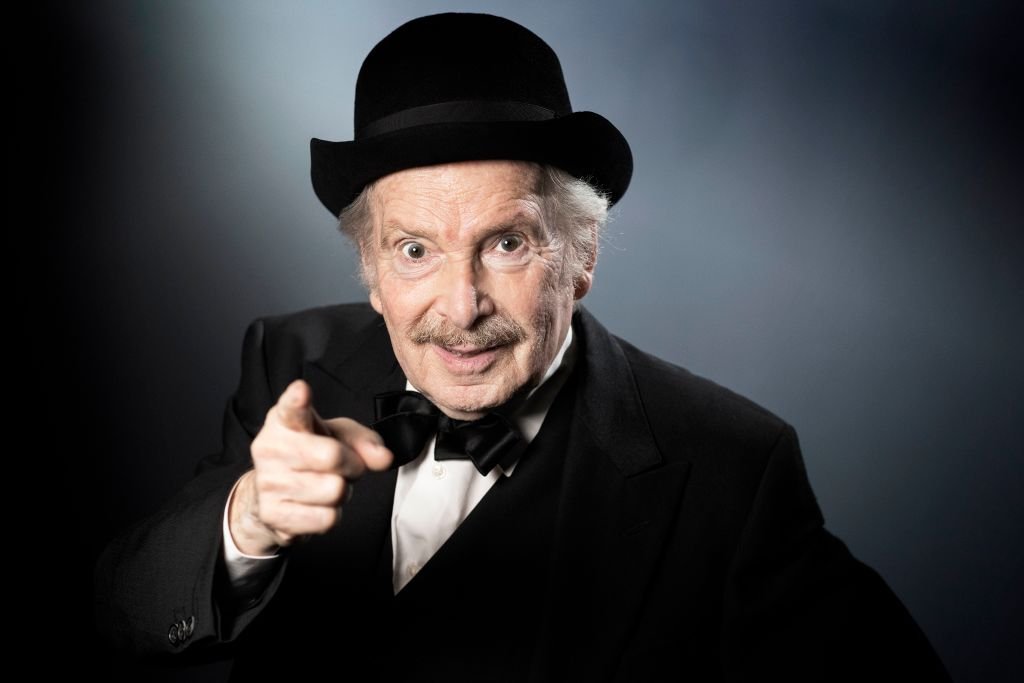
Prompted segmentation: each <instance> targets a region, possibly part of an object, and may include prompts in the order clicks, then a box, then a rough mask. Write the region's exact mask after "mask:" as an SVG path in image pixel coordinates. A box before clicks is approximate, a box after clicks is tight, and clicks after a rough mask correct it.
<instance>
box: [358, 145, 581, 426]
mask: <svg viewBox="0 0 1024 683" xmlns="http://www.w3.org/2000/svg"><path fill="white" fill-rule="evenodd" d="M540 177H541V174H540V170H539V168H538V167H537V166H536V165H534V164H528V163H524V162H514V161H473V162H461V163H455V164H445V165H439V166H428V167H422V168H414V169H409V170H405V171H400V172H398V173H394V174H391V175H389V176H386V177H385V178H382V179H381V180H380V181H378V182H377V184H376V186H375V188H374V191H373V199H372V207H373V208H372V221H373V237H372V239H371V240H369V243H368V244H365V245H364V246H363V253H362V257H363V259H364V261H365V266H366V269H367V272H369V273H372V276H371V277H372V282H371V290H370V302H371V303H372V304H373V307H374V308H375V309H376V310H377V311H378V312H379V313H380V314H381V315H383V316H384V321H385V323H386V324H387V328H388V333H389V334H390V336H391V344H392V346H393V347H394V350H395V354H396V356H397V357H398V362H399V364H401V366H402V370H403V371H404V372H405V375H406V377H407V378H408V379H409V381H410V382H412V384H413V386H415V387H416V388H417V389H419V390H420V391H421V392H423V394H424V395H426V396H427V397H428V398H429V399H430V400H431V401H433V402H434V403H435V404H436V405H437V406H438V407H439V408H441V409H442V410H443V411H444V412H445V413H447V414H448V415H450V416H452V417H455V418H459V419H474V418H476V417H479V416H481V415H482V414H484V413H485V412H487V411H488V410H490V409H493V408H495V407H497V406H500V405H502V404H504V403H506V402H507V401H508V400H509V399H511V398H513V397H514V396H516V395H517V394H518V393H519V392H520V391H522V390H524V389H529V388H532V387H533V386H535V385H536V384H537V383H538V382H539V381H540V379H541V378H542V376H543V374H544V371H545V370H546V369H547V367H548V365H550V363H551V361H552V359H553V358H554V357H555V354H556V353H557V352H558V349H559V347H560V346H561V344H562V341H563V340H564V339H565V334H566V331H567V330H568V328H569V323H570V320H571V317H572V308H573V301H574V300H575V299H578V298H580V297H582V296H583V295H584V294H585V293H586V292H587V290H588V289H589V288H590V282H591V279H590V270H589V267H588V269H587V271H586V272H585V273H584V276H583V277H580V278H576V280H577V281H576V283H575V285H574V283H573V279H574V278H573V274H574V273H573V272H572V268H571V265H570V259H569V257H568V245H567V244H566V242H565V241H564V240H563V239H561V237H560V234H559V230H558V227H557V226H552V225H549V224H548V223H549V221H548V220H547V214H546V212H545V210H544V204H543V198H542V197H540V196H539V194H538V193H539V189H540V185H541V182H540ZM591 264H592V261H591Z"/></svg>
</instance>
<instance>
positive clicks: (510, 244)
mask: <svg viewBox="0 0 1024 683" xmlns="http://www.w3.org/2000/svg"><path fill="white" fill-rule="evenodd" d="M521 246H523V240H522V238H521V237H516V236H515V235H505V236H504V237H502V238H501V239H500V240H498V249H499V250H501V251H504V252H505V253H507V254H511V253H512V252H514V251H515V250H516V249H518V248H519V247H521Z"/></svg>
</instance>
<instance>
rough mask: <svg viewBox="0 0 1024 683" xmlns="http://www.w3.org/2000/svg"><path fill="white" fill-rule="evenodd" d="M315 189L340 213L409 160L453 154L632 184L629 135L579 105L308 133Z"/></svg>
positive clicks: (616, 187) (611, 184)
mask: <svg viewBox="0 0 1024 683" xmlns="http://www.w3.org/2000/svg"><path fill="white" fill-rule="evenodd" d="M310 157H311V174H312V177H313V190H314V192H316V196H317V197H318V198H319V199H320V201H321V202H323V204H324V206H326V207H327V210H328V211H330V212H331V215H332V216H335V217H336V216H337V215H338V214H339V213H341V210H342V209H344V208H345V207H346V206H348V205H349V204H350V203H351V202H352V201H353V200H354V199H355V198H356V197H357V196H358V195H359V193H360V192H361V191H362V190H363V188H364V187H366V185H367V184H369V183H371V182H373V181H374V180H377V179H378V178H383V177H384V176H386V175H389V174H391V173H395V172H396V171H401V170H405V169H407V168H416V167H419V166H433V165H435V164H443V163H450V162H454V161H472V160H491V159H511V160H522V161H536V162H538V163H545V164H551V165H553V166H557V167H559V168H561V169H563V170H564V171H566V172H567V173H570V174H572V175H574V176H576V177H578V178H583V179H585V180H587V181H589V182H590V183H592V184H593V185H595V186H596V187H598V188H599V189H600V190H602V191H604V192H607V193H608V197H609V200H610V201H611V203H612V204H614V203H616V202H617V201H619V199H621V198H622V195H623V194H625V192H626V189H627V188H628V187H629V180H630V178H631V176H632V174H633V155H632V153H631V152H630V149H629V143H627V142H626V139H625V138H624V137H623V136H622V133H620V132H619V131H618V129H617V128H615V126H613V125H612V124H611V122H610V121H608V120H607V119H606V118H604V117H603V116H601V115H600V114H595V113H594V112H589V111H581V112H575V113H572V114H569V115H567V116H563V117H560V118H555V119H550V120H547V121H513V122H473V123H435V124H429V125H423V126H415V127H411V128H405V129H402V130H398V131H394V132H391V133H386V134H383V135H378V136H375V137H372V138H367V139H364V140H353V141H350V142H331V141H327V140H318V139H317V138H313V139H312V140H311V141H310Z"/></svg>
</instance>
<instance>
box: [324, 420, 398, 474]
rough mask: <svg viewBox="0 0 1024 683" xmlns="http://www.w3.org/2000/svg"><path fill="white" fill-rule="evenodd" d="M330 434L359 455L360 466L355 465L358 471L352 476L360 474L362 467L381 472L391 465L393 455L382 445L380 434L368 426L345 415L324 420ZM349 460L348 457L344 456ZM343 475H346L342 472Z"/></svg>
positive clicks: (382, 440)
mask: <svg viewBox="0 0 1024 683" xmlns="http://www.w3.org/2000/svg"><path fill="white" fill-rule="evenodd" d="M324 427H326V428H327V429H328V430H329V431H330V433H331V435H332V436H334V438H336V439H337V440H338V441H340V442H341V443H342V444H343V445H345V446H346V447H347V448H348V449H349V450H351V451H352V452H354V454H355V455H357V456H359V460H360V461H361V463H360V464H361V465H362V467H359V466H357V467H356V468H357V469H359V471H358V473H355V475H354V476H357V477H358V476H362V474H363V471H362V470H363V469H370V470H373V471H376V472H382V471H384V470H386V469H387V468H389V467H391V463H392V461H393V460H394V455H392V453H391V451H390V450H388V448H387V446H385V445H384V439H382V438H381V436H380V434H378V433H377V432H375V431H373V430H372V429H370V428H369V427H366V426H364V425H361V424H359V423H358V422H356V421H355V420H351V419H349V418H347V417H338V418H334V419H331V420H325V421H324ZM346 460H350V458H346ZM342 475H343V476H346V477H348V475H347V474H345V473H344V472H342Z"/></svg>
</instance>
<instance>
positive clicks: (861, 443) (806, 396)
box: [35, 0, 1024, 681]
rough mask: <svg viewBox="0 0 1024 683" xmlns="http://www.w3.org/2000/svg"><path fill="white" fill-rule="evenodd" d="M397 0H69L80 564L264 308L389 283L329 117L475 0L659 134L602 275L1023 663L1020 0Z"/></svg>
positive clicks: (863, 551)
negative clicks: (347, 185) (341, 188)
mask: <svg viewBox="0 0 1024 683" xmlns="http://www.w3.org/2000/svg"><path fill="white" fill-rule="evenodd" d="M380 4H381V3H374V2H337V3H328V2H315V3H314V2H307V3H301V4H300V3H287V4H286V3H277V2H246V3H242V2H216V3H208V2H198V1H197V2H179V3H155V2H145V3H128V2H118V3H109V2H107V3H90V4H89V5H88V6H87V7H85V6H80V7H78V9H76V10H73V11H72V10H68V9H67V8H60V9H53V10H51V11H48V12H44V13H42V15H41V20H40V21H41V22H42V23H41V27H42V28H43V31H44V32H45V33H46V34H47V36H48V37H49V38H50V39H51V40H52V44H51V45H52V47H51V48H50V49H49V50H48V56H47V57H46V60H47V66H49V67H51V68H52V69H53V70H52V71H51V72H50V76H51V77H49V78H46V79H42V80H41V81H40V83H41V85H39V91H38V92H36V93H35V99H36V100H37V102H38V103H40V104H41V106H42V107H43V108H44V109H45V110H46V111H48V112H49V118H46V119H41V120H45V121H48V123H47V124H44V125H43V128H44V129H43V130H40V131H39V132H40V138H39V140H38V142H40V143H41V144H42V148H43V149H44V150H46V156H45V158H43V159H37V163H38V164H39V165H40V166H41V167H42V169H43V171H45V172H46V173H47V175H46V176H45V177H46V178H51V177H56V178H58V181H59V183H60V185H59V186H58V187H59V188H60V192H58V193H54V194H48V195H47V197H46V199H44V200H41V201H40V202H39V203H38V204H37V209H38V210H39V211H40V214H41V215H42V216H45V217H48V218H49V222H48V225H49V231H48V232H47V233H46V234H45V237H44V240H45V241H47V246H48V247H49V248H50V249H51V251H50V253H52V254H54V255H55V258H54V260H53V263H55V264H57V266H58V270H57V279H56V280H55V281H56V282H57V284H58V286H57V288H56V291H55V293H54V300H53V304H54V305H53V307H50V308H47V309H46V311H47V314H46V317H47V323H48V325H49V326H51V327H52V329H53V332H54V333H55V334H52V335H51V338H54V339H56V340H57V341H56V342H55V344H57V345H59V347H60V349H61V353H60V355H59V357H60V358H61V364H60V366H59V368H58V373H59V378H60V380H59V381H60V385H59V388H60V390H61V392H62V393H61V394H60V396H61V399H60V401H61V404H62V405H64V406H66V407H68V408H72V407H73V409H71V410H68V411H67V412H68V413H71V414H73V416H74V418H73V420H71V421H70V422H66V423H63V426H64V428H65V429H66V430H67V432H66V433H65V434H64V436H65V438H66V439H67V443H68V444H69V451H70V452H72V453H73V454H74V455H73V457H71V458H69V459H68V464H67V466H65V467H63V468H62V469H61V476H62V477H63V478H64V481H65V483H66V484H67V487H66V490H67V491H68V492H69V493H68V494H67V495H69V496H70V498H69V502H70V504H71V505H73V506H74V509H75V510H79V511H81V512H82V514H78V515H72V516H71V523H72V537H73V538H75V539H77V545H76V546H75V547H76V548H77V549H78V557H80V558H83V559H82V561H81V562H80V563H79V564H81V568H82V569H83V571H82V572H81V575H82V578H81V580H80V581H78V580H76V582H75V584H74V586H75V587H76V588H80V589H81V591H82V593H83V595H84V594H86V593H87V592H88V577H87V574H88V568H87V567H86V565H87V564H89V563H90V562H91V558H92V557H93V556H94V554H95V553H96V552H97V551H98V549H99V548H100V547H101V545H102V544H103V543H104V542H105V541H106V540H107V538H108V537H109V536H110V535H112V534H113V533H115V532H116V531H117V530H118V529H120V528H122V527H123V526H124V525H126V524H127V523H129V522H130V521H132V520H134V519H136V518H138V517H140V516H142V515H143V514H145V513H147V512H149V511H152V510H153V509H155V508H156V506H158V505H159V504H160V502H161V501H162V500H164V499H165V498H166V497H168V496H169V495H170V494H171V493H172V492H173V491H174V490H176V489H177V488H179V487H180V486H181V485H182V484H183V483H184V482H185V481H186V480H187V478H188V477H189V476H190V473H191V469H192V467H193V465H194V464H195V461H196V460H197V459H198V458H199V457H200V456H201V455H203V454H205V453H208V452H211V451H215V450H216V449H217V448H218V444H219V428H220V416H221V412H222V410H223V407H224V402H225V400H226V398H227V397H228V395H229V394H230V392H231V391H232V390H233V388H234V385H235V382H236V381H237V379H238V360H239V350H240V347H241V346H240V345H241V339H242V333H243V330H244V328H245V325H246V323H248V322H249V321H250V320H251V319H252V318H254V317H256V316H258V315H265V314H273V313H282V312H286V311H290V310H294V309H298V308H303V307H307V306H312V305H320V304H327V303H332V302H338V301H350V300H360V299H363V298H364V294H363V292H362V291H361V289H360V287H359V285H358V282H357V280H356V277H355V273H354V265H353V264H354V258H353V254H352V251H351V250H350V248H349V247H348V245H347V244H346V243H345V242H344V241H343V240H342V238H341V237H340V236H339V235H338V234H337V233H336V232H335V229H334V224H333V222H332V219H331V217H330V216H329V215H328V213H327V212H326V211H325V210H324V208H323V207H322V206H321V205H320V204H319V203H318V202H317V200H316V198H315V196H314V195H313V193H312V189H311V187H310V183H309V157H308V144H309V138H310V137H313V136H315V137H320V138H325V139H333V140H343V139H350V138H351V134H352V124H351V108H352V93H353V88H354V83H355V77H356V73H357V71H358V68H359V65H360V63H361V60H362V58H363V56H365V54H366V52H367V51H368V50H369V49H370V48H371V47H372V46H373V44H374V43H376V42H377V41H378V40H379V39H380V38H381V37H383V36H384V35H385V34H386V33H387V32H389V31H390V30H392V29H393V28H395V27H396V26H397V25H399V24H400V23H402V22H403V21H405V20H406V19H409V18H412V17H413V16H417V15H420V14H426V13H430V12H432V11H440V10H444V9H460V10H470V9H475V10H484V11H491V12H494V13H498V14H502V15H505V16H508V17H509V18H512V19H515V20H517V21H520V22H521V23H523V24H525V25H526V26H528V27H530V28H532V29H533V30H535V31H536V32H537V33H538V34H540V35H541V37H543V38H544V39H545V40H547V41H548V42H549V43H550V44H551V45H552V46H553V47H554V48H555V50H556V51H557V52H558V54H559V55H560V57H561V59H562V64H563V67H564V71H565V76H566V79H567V82H568V85H569V91H570V94H571V96H572V98H573V104H574V107H575V108H576V109H578V110H579V109H589V110H593V111H597V112H600V113H602V114H603V115H605V116H607V117H608V118H609V119H610V120H611V121H613V122H614V123H615V124H616V125H617V126H618V127H619V128H620V129H621V130H622V131H623V133H624V134H625V136H626V138H627V139H628V140H629V141H630V144H631V145H632V148H633V152H634V157H635V163H636V172H635V175H634V178H633V184H632V187H631V189H630V190H629V192H628V193H627V195H626V197H625V199H624V200H623V201H622V202H621V203H620V205H619V206H618V207H617V208H616V210H615V214H614V220H613V222H612V223H611V225H610V231H609V235H608V239H607V240H606V242H605V244H604V247H603V251H602V254H601V257H600V260H599V263H598V269H597V277H596V285H595V288H594V290H593V292H592V293H591V294H590V296H589V297H588V298H587V300H586V304H587V305H588V306H589V307H590V309H591V310H592V311H593V312H595V313H596V314H597V315H598V317H599V318H600V319H602V320H603V321H604V322H605V324H606V325H607V326H608V327H610V328H611V329H612V331H614V332H617V333H619V334H621V335H623V336H625V337H626V338H628V339H630V340H631V341H633V342H634V343H636V344H637V345H638V346H640V347H641V348H644V349H647V350H649V351H652V352H654V353H656V354H659V355H661V356H663V357H664V358H666V359H669V360H671V361H673V362H676V363H679V364H682V365H684V366H686V367H688V368H690V369H691V370H693V371H695V372H697V373H699V374H703V375H706V376H709V377H711V378H712V379H715V380H716V381H718V382H719V383H721V384H724V385H726V386H728V387H730V388H732V389H734V390H736V391H738V392H740V393H743V394H745V395H747V396H749V397H751V398H753V399H754V400H756V401H758V402H760V403H762V404H763V405H765V406H766V407H768V408H769V409H771V410H772V411H774V412H776V413H777V414H779V415H781V416H782V417H783V418H785V419H787V420H789V421H790V422H792V423H793V424H794V425H795V426H796V427H797V429H798V432H799V434H800V437H801V442H802V445H803V449H804V453H805V457H806V461H807V467H808V470H809V474H810V477H811V481H812V484H813V485H814V487H815V490H816V492H817V494H818V497H819V501H820V503H821V506H822V508H823V510H824V513H825V516H826V519H827V522H828V526H829V527H830V528H831V529H832V530H833V531H834V532H835V533H836V534H837V535H839V536H840V537H841V538H843V539H844V540H845V541H846V542H847V543H848V545H849V546H850V548H851V549H852V550H853V552H854V553H855V554H856V555H857V556H858V557H860V558H861V559H863V560H864V561H866V562H867V563H868V564H870V565H872V566H873V567H875V568H876V569H877V570H878V571H879V572H880V573H881V574H882V576H883V577H884V578H885V579H886V580H887V581H888V582H889V583H890V585H891V586H892V587H893V589H894V590H895V591H896V592H897V594H899V595H900V596H901V597H902V599H903V600H904V601H905V603H906V604H907V606H908V607H909V609H910V610H911V612H912V613H913V614H914V615H915V616H916V618H917V619H918V621H919V623H920V624H921V626H922V627H923V629H924V630H925V632H926V633H927V635H928V636H929V638H930V639H931V641H932V642H933V644H934V645H935V647H936V649H937V650H938V651H939V653H940V654H941V656H942V657H943V659H944V661H945V662H946V664H947V666H948V667H949V669H950V672H951V673H952V674H953V676H954V678H956V679H959V680H964V681H968V680H977V681H983V680H984V681H996V680H1012V679H1016V680H1019V679H1017V678H1016V677H1017V676H1019V675H1020V671H1021V654H1020V644H1021V640H1020V636H1021V627H1020V623H1021V616H1022V609H1021V604H1022V600H1021V595H1022V586H1021V576H1022V575H1024V561H1022V545H1021V540H1020V539H1021V538H1024V528H1022V527H1024V521H1022V503H1021V494H1022V492H1024V486H1022V484H1024V464H1022V455H1024V446H1022V443H1024V429H1022V426H1021V423H1022V418H1024V410H1022V401H1021V398H1020V393H1019V392H1020V391H1021V389H1022V387H1024V382H1022V380H1024V364H1022V362H1021V358H1020V347H1021V339H1022V336H1024V335H1022V333H1024V316H1022V312H1024V311H1022V308H1024V306H1022V300H1024V298H1022V294H1024V287H1022V285H1024V269H1022V266H1024V251H1022V246H1024V244H1022V242H1024V240H1022V237H1021V230H1020V227H1021V224H1022V219H1024V202H1022V192H1021V180H1022V177H1024V176H1022V173H1021V157H1020V152H1021V145H1020V142H1021V123H1020V121H1021V119H1022V117H1024V107H1022V100H1021V93H1022V73H1024V70H1022V52H1021V45H1022V42H1024V32H1022V23H1021V14H1020V12H1019V11H1016V10H1011V9H1010V6H1011V4H1010V3H1007V4H1006V5H1000V4H996V3H966V2H965V3H957V2H944V3H938V2H934V3H883V2H839V1H838V0H835V1H823V2H806V3H797V2H771V3H768V2H765V3H739V2H715V1H712V0H706V1H700V2H649V3H634V4H627V3H624V2H554V3H553V2H539V1H537V2H535V1H532V0H525V1H516V2H478V3H444V4H442V3H437V2H413V1H411V0H407V1H404V2H390V3H388V7H387V8H384V7H381V6H379V5H380ZM467 57H472V56H471V55H467ZM51 237H52V240H51ZM50 311H53V313H54V314H53V315H52V316H51V315H49V312H50ZM86 453H87V454H88V455H86ZM75 566H76V567H77V566H78V565H77V564H76V565H75ZM87 602H88V601H87V600H86V599H84V598H83V599H82V600H81V601H80V604H81V605H83V606H84V605H86V603H87ZM88 622H89V619H88V615H87V614H85V615H82V617H81V618H80V619H79V621H78V623H79V627H81V628H83V629H86V630H87V629H88V625H87V624H88ZM76 628H77V627H76ZM96 666H98V667H103V668H104V670H105V668H106V667H108V666H109V665H108V664H107V663H106V659H105V656H100V657H97V664H96ZM154 675H156V674H154ZM190 675H193V676H195V675H199V674H198V673H197V672H193V673H192V674H190Z"/></svg>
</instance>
